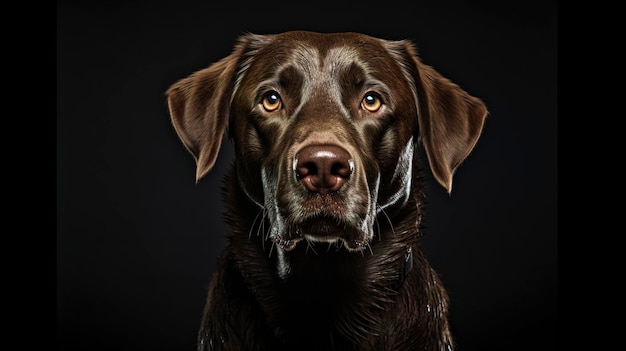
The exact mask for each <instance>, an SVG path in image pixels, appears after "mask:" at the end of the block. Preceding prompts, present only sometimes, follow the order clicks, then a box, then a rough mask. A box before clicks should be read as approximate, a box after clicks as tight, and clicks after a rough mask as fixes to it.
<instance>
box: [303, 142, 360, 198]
mask: <svg viewBox="0 0 626 351" xmlns="http://www.w3.org/2000/svg"><path fill="white" fill-rule="evenodd" d="M293 164H294V172H295V175H296V179H297V180H298V181H299V182H300V183H302V184H303V185H304V186H305V187H306V188H307V189H308V190H309V191H312V192H315V193H319V194H322V195H324V194H329V193H332V192H336V191H337V190H339V189H340V188H341V187H342V186H343V185H344V184H345V182H346V180H348V179H349V178H350V176H351V175H352V172H353V171H354V161H353V160H352V158H351V156H350V153H349V152H348V151H346V149H344V148H342V147H340V146H337V145H309V146H305V147H304V148H302V149H301V150H300V151H299V152H298V153H297V154H296V157H295V159H294V163H293Z"/></svg>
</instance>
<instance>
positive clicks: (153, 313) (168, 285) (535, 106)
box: [56, 1, 557, 351]
mask: <svg viewBox="0 0 626 351" xmlns="http://www.w3.org/2000/svg"><path fill="white" fill-rule="evenodd" d="M85 4H88V5H85ZM85 4H82V5H80V4H79V3H73V2H66V1H61V2H58V3H57V5H58V6H57V10H58V11H57V152H56V153H57V260H56V267H57V271H56V272H57V338H58V346H59V349H61V350H194V349H195V340H196V333H197V330H198V327H199V321H200V317H201V313H202V309H203V307H204V302H205V296H206V291H207V286H208V282H209V279H210V276H211V273H212V271H213V269H214V267H215V262H216V258H217V255H218V253H219V251H220V250H221V248H222V247H223V246H224V244H225V240H224V235H223V233H224V232H225V225H224V223H223V221H222V217H221V213H222V207H221V190H220V186H221V178H222V176H223V175H224V171H225V168H226V167H227V166H228V165H229V164H230V162H231V157H232V148H231V146H230V144H228V143H225V144H224V146H223V148H222V152H221V154H220V156H219V158H218V163H217V165H216V168H215V169H214V170H213V171H212V172H211V173H210V174H209V175H208V176H207V177H206V178H205V179H204V180H203V181H201V182H200V183H199V184H198V185H196V184H195V183H194V181H195V164H194V161H193V158H192V157H191V155H190V154H189V153H188V152H187V151H186V150H185V148H184V147H183V145H182V143H181V142H180V141H179V139H178V138H177V136H176V134H175V132H174V130H173V128H172V126H171V124H170V121H169V115H168V111H167V104H166V100H165V95H164V92H165V90H166V89H167V88H168V87H169V85H170V84H172V83H174V82H175V81H176V80H178V79H180V78H183V77H185V76H187V75H188V74H190V73H192V72H193V71H196V70H198V69H201V68H204V67H206V66H208V65H209V64H210V63H212V62H214V61H217V60H218V59H220V58H222V57H224V56H226V55H227V54H229V53H230V51H231V49H232V46H233V44H234V42H235V40H236V38H237V37H238V36H239V35H240V34H243V33H244V32H255V33H276V32H281V31H285V30H291V29H307V30H315V31H322V32H335V31H356V32H363V33H366V34H370V35H374V36H379V37H384V38H387V39H411V40H412V41H414V42H415V43H416V45H417V47H418V49H419V52H420V55H421V57H422V60H423V61H424V62H425V63H427V64H429V65H431V66H433V67H434V68H435V69H437V70H438V71H439V72H440V73H441V74H443V75H444V76H446V77H448V78H450V79H451V80H452V81H454V82H456V83H457V84H459V85H460V86H461V87H462V88H464V89H465V90H467V91H468V92H469V93H471V94H472V95H475V96H477V97H480V98H481V99H482V100H483V101H484V102H485V103H486V104H487V106H488V108H489V111H490V115H489V117H488V120H487V122H486V125H485V129H484V132H483V135H482V137H481V139H480V140H479V142H478V144H477V145H476V148H475V149H474V151H473V153H472V154H471V155H470V156H469V158H468V159H467V160H466V161H465V163H464V164H462V165H461V167H460V168H459V170H458V172H457V173H456V175H455V178H454V184H453V192H452V195H451V196H448V194H447V193H446V192H445V191H444V190H443V188H441V187H440V186H438V185H437V184H436V183H435V182H434V181H433V179H432V176H431V175H430V174H428V175H427V177H428V178H427V179H428V182H427V185H428V189H427V197H428V200H429V203H428V207H427V212H426V219H425V221H426V222H425V223H426V235H425V237H424V239H423V246H424V250H425V251H426V253H427V256H428V257H429V258H430V261H431V263H432V265H433V266H434V267H435V269H436V270H437V271H438V272H439V273H440V276H441V278H442V280H443V282H444V284H445V286H446V287H447V289H448V292H449V294H450V299H451V311H450V315H451V323H452V328H453V333H454V336H455V339H456V341H457V343H458V351H474V350H482V351H486V350H550V349H556V346H557V336H556V335H557V334H556V330H557V12H556V4H555V3H554V2H550V1H545V2H540V1H535V2H521V3H515V5H512V3H511V4H510V3H509V2H502V5H498V6H494V4H487V3H486V2H471V1H467V2H463V1H431V2H416V3H409V2H406V3H404V4H405V5H399V4H402V2H400V3H399V4H393V3H392V2H389V1H384V2H379V3H369V2H362V3H354V4H350V5H348V4H347V3H346V4H345V5H341V6H338V5H337V4H340V2H335V4H334V5H333V4H324V3H319V2H297V1H294V2H291V3H288V5H287V4H282V3H280V2H255V3H253V5H249V4H248V3H246V2H242V3H237V2H232V3H226V4H220V5H216V4H215V3H213V4H212V3H211V2H210V1H205V2H199V1H198V2H191V1H171V2H168V3H166V4H163V3H161V2H137V1H127V2H121V3H116V2H85ZM409 4H410V5H409Z"/></svg>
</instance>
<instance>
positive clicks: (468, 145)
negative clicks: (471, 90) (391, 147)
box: [407, 44, 488, 193]
mask: <svg viewBox="0 0 626 351" xmlns="http://www.w3.org/2000/svg"><path fill="white" fill-rule="evenodd" d="M407 49H408V52H409V55H410V57H411V60H412V63H413V65H414V72H415V86H416V89H417V96H418V98H417V100H418V105H419V116H418V123H419V129H420V133H421V135H420V136H421V139H422V143H423V145H424V148H425V150H426V155H427V156H428V162H429V164H430V169H431V171H432V173H433V175H434V177H435V179H436V180H437V181H438V182H439V184H441V185H442V186H443V187H444V188H445V189H446V190H447V191H448V193H451V192H452V176H453V175H454V172H455V170H456V169H457V167H458V166H459V165H460V164H461V162H463V161H464V160H465V158H466V157H467V156H468V155H469V153H470V152H471V151H472V149H473V148H474V145H475V144H476V142H477V141H478V138H479V136H480V134H481V132H482V129H483V124H484V122H485V119H486V117H487V114H488V112H487V107H486V106H485V104H484V103H483V102H482V101H481V100H480V99H478V98H476V97H474V96H471V95H469V94H468V93H467V92H466V91H465V90H463V89H461V88H460V87H459V86H458V85H456V84H455V83H453V82H451V81H450V80H448V79H446V78H444V77H443V76H441V74H439V73H438V72H437V71H435V70H434V69H433V68H432V67H430V66H427V65H425V64H423V63H422V62H421V61H420V59H419V57H418V56H417V53H416V51H415V49H414V48H413V46H412V45H410V44H407Z"/></svg>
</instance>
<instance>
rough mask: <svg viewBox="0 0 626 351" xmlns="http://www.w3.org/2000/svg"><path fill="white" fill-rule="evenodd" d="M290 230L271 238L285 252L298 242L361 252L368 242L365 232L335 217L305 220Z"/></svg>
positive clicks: (293, 247)
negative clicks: (334, 246) (321, 244)
mask: <svg viewBox="0 0 626 351" xmlns="http://www.w3.org/2000/svg"><path fill="white" fill-rule="evenodd" d="M292 228H293V229H292V230H289V231H288V232H287V233H286V234H285V235H276V236H274V237H272V240H273V241H274V243H275V244H277V245H278V246H279V247H280V248H281V249H282V250H283V251H286V252H288V251H292V250H293V249H295V248H296V246H297V245H298V244H299V243H300V242H306V243H308V245H311V244H314V243H328V244H329V245H333V244H334V245H336V246H337V247H338V248H340V247H342V246H343V247H344V248H345V249H347V250H348V251H362V250H363V249H365V248H366V247H367V245H368V242H369V240H368V237H369V236H368V235H367V234H366V232H364V231H363V230H362V229H360V228H356V227H355V226H354V225H351V224H349V223H347V222H345V221H344V220H342V219H341V218H338V217H335V216H328V215H325V216H320V217H315V218H310V219H306V220H303V221H302V222H300V223H298V224H297V225H293V226H292Z"/></svg>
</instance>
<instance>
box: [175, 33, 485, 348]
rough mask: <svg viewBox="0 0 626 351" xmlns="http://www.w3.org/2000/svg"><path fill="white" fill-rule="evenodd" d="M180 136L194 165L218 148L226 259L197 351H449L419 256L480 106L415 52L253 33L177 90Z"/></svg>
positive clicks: (444, 319)
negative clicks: (225, 160)
mask: <svg viewBox="0 0 626 351" xmlns="http://www.w3.org/2000/svg"><path fill="white" fill-rule="evenodd" d="M167 101H168V106H169V112H170V116H171V121H172V123H173V127H174V129H175V130H176V133H177V134H178V136H179V137H180V139H181V141H182V143H183V144H184V146H185V147H186V148H187V150H188V151H189V152H190V153H191V154H192V155H193V157H194V158H195V161H196V165H197V169H196V182H198V181H200V179H202V178H203V177H204V176H205V175H206V174H207V172H209V171H210V170H211V168H212V167H213V165H214V164H215V160H216V157H217V155H218V151H219V149H220V145H221V142H222V136H223V135H224V134H226V135H228V138H229V139H230V140H231V141H232V143H233V146H234V152H235V158H234V161H233V163H232V167H231V168H230V171H229V173H228V174H227V176H226V177H225V183H224V188H223V189H224V194H225V206H226V210H225V220H226V222H227V224H228V225H229V227H230V230H229V233H228V244H227V246H226V248H225V250H224V251H223V254H222V255H221V257H220V258H219V262H218V267H217V270H216V272H215V273H214V276H213V277H212V280H211V283H210V286H209V291H208V298H207V302H206V307H205V310H204V313H203V318H202V322H201V328H200V331H199V333H198V350H232V351H241V350H290V351H291V350H293V351H298V350H355V351H356V350H358V351H364V350H372V351H381V350H390V351H399V350H432V351H434V350H437V351H444V350H451V349H452V348H453V346H454V341H453V339H452V336H451V333H450V327H449V322H448V316H447V315H448V296H447V294H446V291H445V290H444V287H442V284H441V281H440V280H439V279H438V277H437V274H436V272H435V271H434V270H433V269H432V268H431V266H430V265H429V264H428V262H427V260H426V257H425V255H424V253H423V251H421V250H420V247H419V243H418V241H419V239H420V236H421V234H420V230H421V229H422V228H423V226H422V224H421V221H422V217H423V206H424V202H425V195H424V186H425V180H424V176H423V172H425V169H426V167H425V166H424V165H425V164H426V160H424V161H423V162H421V161H420V158H421V157H420V156H419V155H422V154H420V152H419V151H420V148H423V150H424V151H425V153H424V154H425V155H426V156H427V157H424V158H427V162H428V164H429V165H430V171H431V172H432V174H433V175H434V178H435V179H436V180H437V182H438V183H440V184H441V186H442V187H443V188H444V189H445V190H446V191H447V192H448V193H450V192H451V190H452V177H453V174H454V172H455V170H456V169H457V167H458V166H459V164H460V163H461V162H463V161H464V160H465V158H466V157H467V156H468V154H469V153H470V152H471V151H472V149H473V148H474V145H475V144H476V142H477V140H478V138H479V136H480V134H481V132H482V129H483V123H484V121H485V119H486V116H487V114H488V112H487V109H486V107H485V105H484V103H483V102H482V101H481V100H480V99H478V98H476V97H473V96H471V95H469V94H468V93H467V92H466V91H464V90H463V89H461V88H460V87H459V86H458V85H456V84H455V83H453V82H451V81H450V80H448V79H446V78H444V77H443V76H441V75H440V74H439V73H438V72H437V71H436V70H435V69H433V68H432V67H430V66H427V65H425V64H424V63H422V62H421V60H420V58H419V57H418V55H417V52H416V49H415V47H414V45H413V44H412V43H411V42H410V41H408V40H384V39H379V38H374V37H371V36H367V35H363V34H359V33H314V32H308V31H291V32H285V33H281V34H272V35H258V34H251V33H248V34H244V35H242V36H241V37H240V38H239V41H238V42H237V43H236V45H235V46H234V49H233V51H232V53H230V55H228V56H226V57H225V58H223V59H221V60H219V61H217V62H215V63H213V64H211V65H210V66H208V67H207V68H205V69H202V70H199V71H197V72H195V73H192V74H191V75H190V76H188V77H186V78H184V79H182V80H180V81H178V82H176V83H174V84H173V85H172V86H171V87H170V88H169V89H168V91H167Z"/></svg>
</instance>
